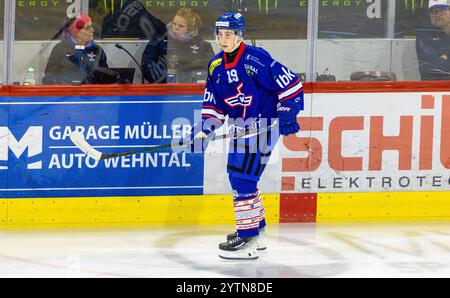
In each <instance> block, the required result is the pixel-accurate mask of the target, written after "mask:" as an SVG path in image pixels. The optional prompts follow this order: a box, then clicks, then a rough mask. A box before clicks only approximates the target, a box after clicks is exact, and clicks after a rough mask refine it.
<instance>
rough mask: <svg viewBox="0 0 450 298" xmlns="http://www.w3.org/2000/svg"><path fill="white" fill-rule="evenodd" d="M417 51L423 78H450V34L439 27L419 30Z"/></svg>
mask: <svg viewBox="0 0 450 298" xmlns="http://www.w3.org/2000/svg"><path fill="white" fill-rule="evenodd" d="M416 52H417V59H418V63H419V71H420V77H421V79H422V80H450V36H449V35H448V34H445V32H443V31H442V30H439V29H437V28H427V29H422V30H418V31H417V35H416Z"/></svg>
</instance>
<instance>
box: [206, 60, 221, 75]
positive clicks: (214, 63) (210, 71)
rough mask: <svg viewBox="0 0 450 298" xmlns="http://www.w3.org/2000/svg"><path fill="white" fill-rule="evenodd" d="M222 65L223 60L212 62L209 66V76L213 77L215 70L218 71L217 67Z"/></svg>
mask: <svg viewBox="0 0 450 298" xmlns="http://www.w3.org/2000/svg"><path fill="white" fill-rule="evenodd" d="M221 63H222V58H219V59H216V60H214V61H213V62H211V65H210V66H209V75H210V76H212V74H213V72H214V69H216V67H217V66H219V65H220V64H221Z"/></svg>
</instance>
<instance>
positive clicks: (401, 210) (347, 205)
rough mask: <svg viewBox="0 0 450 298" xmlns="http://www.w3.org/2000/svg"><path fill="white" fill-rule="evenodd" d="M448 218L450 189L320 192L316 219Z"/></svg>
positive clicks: (403, 219)
mask: <svg viewBox="0 0 450 298" xmlns="http://www.w3.org/2000/svg"><path fill="white" fill-rule="evenodd" d="M448 219H450V192H379V193H319V194H318V195H317V217H316V221H317V222H348V221H395V220H401V221H407V220H448Z"/></svg>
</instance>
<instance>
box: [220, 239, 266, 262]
mask: <svg viewBox="0 0 450 298" xmlns="http://www.w3.org/2000/svg"><path fill="white" fill-rule="evenodd" d="M257 242H258V236H255V237H248V238H240V237H235V238H233V239H231V240H228V241H227V242H223V243H220V244H219V257H221V258H222V259H227V260H256V259H257V258H258V257H259V256H258V252H257V251H256V247H257Z"/></svg>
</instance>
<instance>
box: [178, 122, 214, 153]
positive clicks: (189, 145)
mask: <svg viewBox="0 0 450 298" xmlns="http://www.w3.org/2000/svg"><path fill="white" fill-rule="evenodd" d="M215 136H216V134H215V133H214V132H213V131H211V130H208V129H203V130H200V129H199V128H198V127H197V125H195V126H194V127H192V129H191V132H190V133H189V135H187V137H186V138H184V139H181V140H180V143H179V145H180V146H181V147H185V148H186V149H183V150H185V151H188V152H191V153H201V152H203V151H205V150H206V148H207V147H208V144H209V142H210V141H211V140H212V139H214V137H215Z"/></svg>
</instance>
